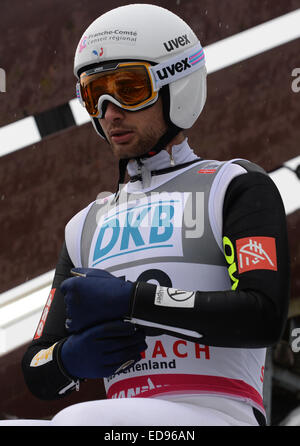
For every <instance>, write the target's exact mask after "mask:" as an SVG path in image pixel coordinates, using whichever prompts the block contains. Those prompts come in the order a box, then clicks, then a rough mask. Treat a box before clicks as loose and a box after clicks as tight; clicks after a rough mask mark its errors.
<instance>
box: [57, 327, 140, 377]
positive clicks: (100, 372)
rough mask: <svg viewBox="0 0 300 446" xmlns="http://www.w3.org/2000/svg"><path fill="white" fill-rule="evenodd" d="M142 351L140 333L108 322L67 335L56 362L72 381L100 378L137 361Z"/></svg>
mask: <svg viewBox="0 0 300 446" xmlns="http://www.w3.org/2000/svg"><path fill="white" fill-rule="evenodd" d="M146 348H147V344H146V343H145V334H144V333H143V330H141V329H137V328H136V327H135V326H134V325H133V324H130V323H129V322H122V321H112V322H107V323H104V324H101V325H97V326H95V327H92V328H89V329H87V330H86V331H83V332H82V333H80V334H74V335H71V336H70V337H69V338H67V340H66V341H65V342H64V343H63V345H62V348H61V351H60V359H61V362H62V365H63V367H64V369H65V371H66V372H67V374H68V375H70V376H72V377H73V378H104V377H108V376H111V375H113V374H114V373H116V372H118V371H119V370H125V369H126V368H128V367H130V366H131V365H132V364H133V363H134V362H136V361H139V360H140V359H141V355H140V353H141V352H143V351H145V350H146Z"/></svg>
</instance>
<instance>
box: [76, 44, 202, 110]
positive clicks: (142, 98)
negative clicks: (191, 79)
mask: <svg viewBox="0 0 300 446" xmlns="http://www.w3.org/2000/svg"><path fill="white" fill-rule="evenodd" d="M203 65H205V57H204V52H203V48H202V47H201V45H200V43H197V45H195V46H193V47H191V48H189V50H187V51H185V52H183V53H181V54H180V55H177V56H175V57H172V58H170V59H168V60H166V61H164V62H162V63H160V64H158V65H151V64H150V63H148V62H141V61H135V62H132V61H131V62H119V63H118V62H116V65H115V66H114V67H113V68H112V66H111V64H110V66H99V67H96V68H93V69H90V70H87V71H85V72H83V73H82V74H81V75H80V80H79V82H78V83H77V86H76V93H77V97H78V99H79V100H80V102H81V104H82V105H83V106H84V107H86V110H87V111H88V113H89V114H90V116H92V117H93V118H102V117H103V116H102V114H103V110H102V106H103V103H104V101H106V100H108V101H110V102H113V103H114V104H116V105H117V106H119V107H121V108H123V109H125V110H130V111H136V110H141V109H142V108H144V107H146V106H148V105H151V104H153V103H154V102H155V101H156V100H157V98H158V91H159V89H160V88H161V87H162V86H164V85H167V84H169V83H170V82H174V81H176V80H178V79H181V78H182V77H185V76H187V75H189V74H191V73H193V72H194V71H196V70H198V69H200V68H201V67H202V66H203Z"/></svg>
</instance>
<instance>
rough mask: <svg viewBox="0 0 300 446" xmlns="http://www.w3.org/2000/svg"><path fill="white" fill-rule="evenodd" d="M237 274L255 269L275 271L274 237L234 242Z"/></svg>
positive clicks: (245, 238)
mask: <svg viewBox="0 0 300 446" xmlns="http://www.w3.org/2000/svg"><path fill="white" fill-rule="evenodd" d="M236 250H237V259H238V268H239V273H240V274H241V273H244V272H246V271H251V270H255V269H270V270H273V271H277V256H276V243H275V238H274V237H244V238H241V239H238V240H237V241H236Z"/></svg>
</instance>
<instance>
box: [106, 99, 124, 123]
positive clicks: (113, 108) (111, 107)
mask: <svg viewBox="0 0 300 446" xmlns="http://www.w3.org/2000/svg"><path fill="white" fill-rule="evenodd" d="M123 118H124V110H123V109H122V108H121V107H118V106H117V105H116V104H114V103H113V102H110V101H107V103H106V107H105V112H104V118H103V119H105V120H106V121H116V120H119V119H123Z"/></svg>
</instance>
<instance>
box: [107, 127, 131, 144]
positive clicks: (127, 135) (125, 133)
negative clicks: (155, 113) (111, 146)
mask: <svg viewBox="0 0 300 446" xmlns="http://www.w3.org/2000/svg"><path fill="white" fill-rule="evenodd" d="M133 134H134V132H133V131H132V130H123V129H120V130H112V131H111V132H110V134H109V136H110V138H111V141H112V142H114V143H116V144H125V143H127V142H129V141H130V140H131V138H132V137H133Z"/></svg>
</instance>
